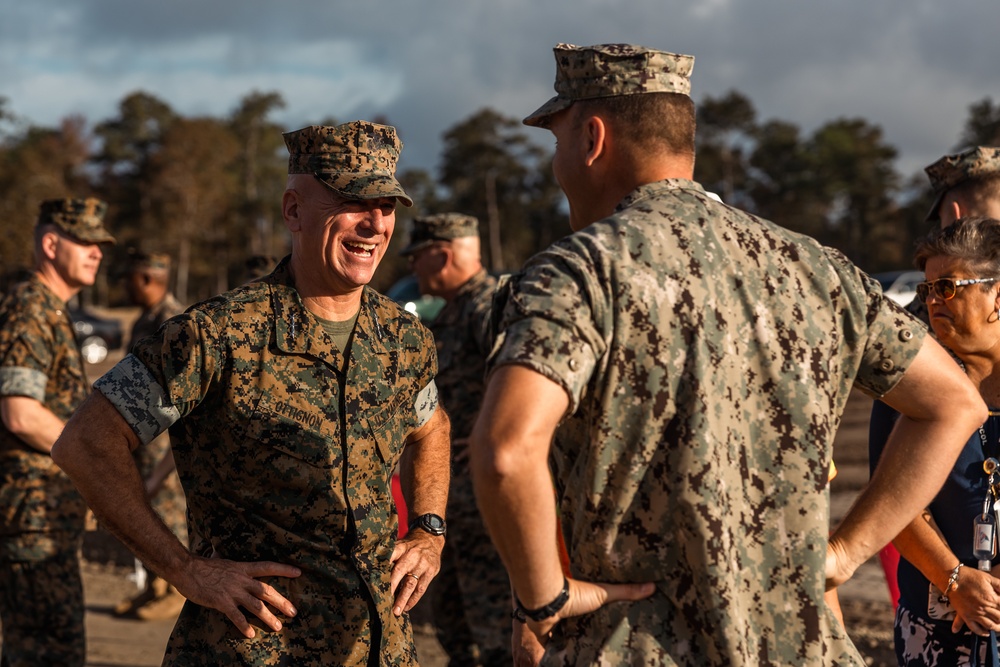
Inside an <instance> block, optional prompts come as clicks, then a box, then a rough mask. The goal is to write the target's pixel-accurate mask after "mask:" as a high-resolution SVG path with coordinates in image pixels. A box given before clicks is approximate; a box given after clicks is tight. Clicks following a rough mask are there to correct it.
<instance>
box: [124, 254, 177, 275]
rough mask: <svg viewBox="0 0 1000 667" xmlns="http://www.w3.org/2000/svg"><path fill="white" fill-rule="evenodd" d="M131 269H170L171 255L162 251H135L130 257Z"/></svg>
mask: <svg viewBox="0 0 1000 667" xmlns="http://www.w3.org/2000/svg"><path fill="white" fill-rule="evenodd" d="M129 269H130V270H131V271H143V270H153V271H169V270H170V255H168V254H166V253H162V252H148V253H147V252H134V253H132V256H131V257H130V261H129Z"/></svg>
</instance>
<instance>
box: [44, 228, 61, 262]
mask: <svg viewBox="0 0 1000 667" xmlns="http://www.w3.org/2000/svg"><path fill="white" fill-rule="evenodd" d="M58 245H59V235H58V234H56V233H55V232H46V233H45V234H43V235H42V254H44V255H45V258H46V259H48V260H49V261H53V260H55V258H56V246H58Z"/></svg>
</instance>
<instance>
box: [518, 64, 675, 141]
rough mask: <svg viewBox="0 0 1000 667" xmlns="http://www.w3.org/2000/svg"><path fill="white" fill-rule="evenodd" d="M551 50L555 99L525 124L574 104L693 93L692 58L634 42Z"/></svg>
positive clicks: (545, 121) (543, 123)
mask: <svg viewBox="0 0 1000 667" xmlns="http://www.w3.org/2000/svg"><path fill="white" fill-rule="evenodd" d="M553 51H554V52H555V56H556V83H555V89H556V96H555V97H553V98H552V99H551V100H549V101H548V102H546V103H545V104H543V105H542V106H541V107H539V108H538V110H536V111H535V112H534V113H532V114H531V115H530V116H528V117H527V118H525V119H524V121H523V122H524V124H525V125H533V126H535V127H545V126H546V125H547V124H548V118H549V116H551V115H552V114H554V113H556V112H558V111H562V110H563V109H566V108H567V107H569V106H570V105H571V104H573V102H575V101H577V100H587V99H593V98H597V97H617V96H619V95H636V94H639V93H681V94H683V95H690V94H691V70H692V68H694V56H685V55H681V54H677V53H668V52H666V51H656V50H654V49H647V48H646V47H644V46H636V45H633V44H598V45H596V46H574V45H573V44H558V45H557V46H556V47H555V48H554V49H553Z"/></svg>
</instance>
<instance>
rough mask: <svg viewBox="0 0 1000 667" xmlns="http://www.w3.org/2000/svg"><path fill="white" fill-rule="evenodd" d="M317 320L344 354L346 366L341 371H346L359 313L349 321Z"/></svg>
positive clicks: (318, 318) (320, 318)
mask: <svg viewBox="0 0 1000 667" xmlns="http://www.w3.org/2000/svg"><path fill="white" fill-rule="evenodd" d="M358 312H359V313H360V312H361V311H360V310H359V311H358ZM316 320H317V321H318V322H319V324H320V326H321V327H323V331H325V332H326V335H327V336H329V337H330V340H332V341H333V344H334V345H336V346H337V349H338V350H340V351H341V353H342V354H343V357H344V366H343V368H342V369H341V370H344V369H346V368H347V357H348V355H349V353H350V349H351V334H353V333H354V325H355V324H357V322H358V313H354V317H352V318H350V319H347V320H339V321H338V320H324V319H323V318H322V317H317V318H316Z"/></svg>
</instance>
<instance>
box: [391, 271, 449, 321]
mask: <svg viewBox="0 0 1000 667" xmlns="http://www.w3.org/2000/svg"><path fill="white" fill-rule="evenodd" d="M385 295H386V296H387V297H389V298H390V299H392V300H393V301H395V302H396V303H398V304H399V305H401V306H402V307H403V309H404V310H407V311H409V312H411V313H413V314H414V315H416V316H417V317H419V318H420V321H421V322H423V323H424V324H427V323H428V322H433V321H434V318H435V317H437V316H438V313H440V312H441V309H442V308H444V299H442V298H441V297H439V296H428V295H427V294H421V293H420V286H419V285H418V284H417V278H416V276H414V275H412V274H411V275H408V276H404V277H402V278H400V279H399V280H397V281H396V282H395V283H394V284H393V286H392V287H390V288H389V289H388V290H386V292H385Z"/></svg>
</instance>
